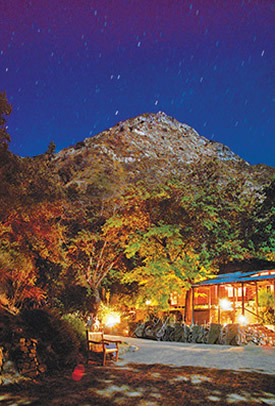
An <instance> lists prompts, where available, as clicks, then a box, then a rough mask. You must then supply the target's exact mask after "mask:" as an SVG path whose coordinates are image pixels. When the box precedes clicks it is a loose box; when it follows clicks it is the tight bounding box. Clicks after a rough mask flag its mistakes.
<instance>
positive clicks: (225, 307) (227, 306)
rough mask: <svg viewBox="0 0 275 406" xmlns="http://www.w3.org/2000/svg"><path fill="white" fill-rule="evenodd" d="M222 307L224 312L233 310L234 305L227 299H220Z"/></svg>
mask: <svg viewBox="0 0 275 406" xmlns="http://www.w3.org/2000/svg"><path fill="white" fill-rule="evenodd" d="M220 306H221V308H222V309H223V310H232V303H231V302H229V300H227V299H220Z"/></svg>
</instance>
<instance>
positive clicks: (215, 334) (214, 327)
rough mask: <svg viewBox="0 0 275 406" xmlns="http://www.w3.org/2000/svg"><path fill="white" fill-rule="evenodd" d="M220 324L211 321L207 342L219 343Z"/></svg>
mask: <svg viewBox="0 0 275 406" xmlns="http://www.w3.org/2000/svg"><path fill="white" fill-rule="evenodd" d="M221 329H222V325H221V324H217V323H211V324H210V329H209V334H208V340H207V343H208V344H219V343H220V334H221Z"/></svg>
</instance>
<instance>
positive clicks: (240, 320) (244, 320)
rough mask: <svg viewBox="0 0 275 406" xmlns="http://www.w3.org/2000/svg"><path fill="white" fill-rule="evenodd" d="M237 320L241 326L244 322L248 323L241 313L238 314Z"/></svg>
mask: <svg viewBox="0 0 275 406" xmlns="http://www.w3.org/2000/svg"><path fill="white" fill-rule="evenodd" d="M238 322H239V323H240V325H241V326H245V325H246V324H248V320H247V318H246V317H245V316H244V315H243V314H240V315H239V316H238Z"/></svg>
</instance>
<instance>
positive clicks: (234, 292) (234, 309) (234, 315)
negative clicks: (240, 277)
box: [233, 285, 236, 323]
mask: <svg viewBox="0 0 275 406" xmlns="http://www.w3.org/2000/svg"><path fill="white" fill-rule="evenodd" d="M235 313H236V290H235V286H234V285H233V323H235V318H236V314H235Z"/></svg>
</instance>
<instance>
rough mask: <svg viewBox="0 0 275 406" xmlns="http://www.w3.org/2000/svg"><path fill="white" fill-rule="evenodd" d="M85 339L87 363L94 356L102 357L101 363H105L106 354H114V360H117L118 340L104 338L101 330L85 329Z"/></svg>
mask: <svg viewBox="0 0 275 406" xmlns="http://www.w3.org/2000/svg"><path fill="white" fill-rule="evenodd" d="M86 339H87V363H88V362H89V360H90V359H94V358H95V356H97V355H98V356H100V357H102V365H103V366H105V364H106V357H107V354H115V361H117V360H118V351H119V344H121V341H119V340H109V339H106V338H104V335H103V332H98V331H97V332H94V331H88V330H86Z"/></svg>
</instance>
